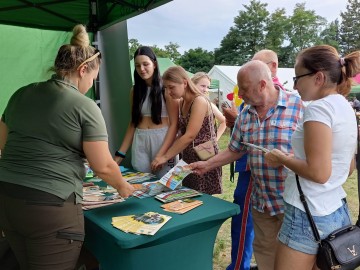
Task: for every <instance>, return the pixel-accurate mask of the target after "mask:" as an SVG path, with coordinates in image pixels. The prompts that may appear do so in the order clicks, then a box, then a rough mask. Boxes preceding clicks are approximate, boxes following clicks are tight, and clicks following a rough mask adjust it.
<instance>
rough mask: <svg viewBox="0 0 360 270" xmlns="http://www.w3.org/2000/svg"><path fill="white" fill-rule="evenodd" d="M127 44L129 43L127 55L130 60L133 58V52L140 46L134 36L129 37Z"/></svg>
mask: <svg viewBox="0 0 360 270" xmlns="http://www.w3.org/2000/svg"><path fill="white" fill-rule="evenodd" d="M128 44H129V56H130V60H131V59H133V58H134V53H135V51H136V50H137V48H139V47H140V46H141V44H140V43H139V41H138V40H137V39H135V38H131V39H129V41H128Z"/></svg>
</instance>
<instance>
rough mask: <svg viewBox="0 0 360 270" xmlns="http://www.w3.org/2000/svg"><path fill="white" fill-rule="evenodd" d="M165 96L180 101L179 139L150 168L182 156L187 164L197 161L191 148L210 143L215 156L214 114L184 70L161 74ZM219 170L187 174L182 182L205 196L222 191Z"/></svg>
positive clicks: (171, 70)
mask: <svg viewBox="0 0 360 270" xmlns="http://www.w3.org/2000/svg"><path fill="white" fill-rule="evenodd" d="M163 83H164V87H165V91H166V93H167V94H168V95H169V96H170V97H171V98H173V99H175V100H179V101H180V109H179V127H178V133H179V136H178V138H177V139H176V141H175V142H174V144H173V145H172V146H171V147H170V148H169V150H168V151H167V152H166V153H165V154H164V155H163V156H161V157H159V158H156V159H155V160H154V161H153V162H152V167H153V169H157V168H159V167H161V166H162V164H164V163H166V162H167V160H169V159H171V158H173V157H174V156H176V155H177V154H179V153H182V157H183V160H184V161H185V162H187V163H192V162H195V161H199V158H198V156H197V154H196V152H195V150H194V149H193V147H194V146H197V145H199V144H201V143H204V142H206V141H209V140H211V139H212V140H213V142H214V147H215V153H218V151H219V147H218V144H217V142H216V134H215V130H214V124H213V115H212V110H211V105H210V101H209V100H208V98H207V97H206V96H205V95H204V94H203V93H202V92H201V91H200V90H199V89H198V88H197V87H196V86H195V84H194V83H193V82H192V81H191V79H190V78H189V76H188V75H187V73H186V71H185V70H184V69H183V68H182V67H180V66H176V67H170V68H169V69H168V70H166V71H165V73H164V75H163ZM221 175H222V171H221V168H216V169H214V170H211V171H209V172H208V173H205V174H203V175H202V176H199V175H195V174H190V175H188V176H187V177H186V178H185V179H184V181H183V184H184V186H187V187H189V188H192V189H195V190H198V191H200V192H203V193H207V194H218V193H221V192H222V187H221Z"/></svg>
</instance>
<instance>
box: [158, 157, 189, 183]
mask: <svg viewBox="0 0 360 270" xmlns="http://www.w3.org/2000/svg"><path fill="white" fill-rule="evenodd" d="M190 173H192V171H191V169H190V167H189V165H188V164H187V163H186V162H185V161H183V160H182V159H181V160H180V161H179V162H178V163H177V164H176V165H175V166H174V168H172V169H171V170H170V171H168V172H167V173H166V174H165V175H164V176H163V177H161V179H160V180H159V182H160V183H161V184H163V185H164V186H166V187H168V188H170V189H172V190H174V189H176V188H177V187H178V186H179V185H180V184H181V182H182V181H183V180H184V178H185V177H186V176H188V175H189V174H190Z"/></svg>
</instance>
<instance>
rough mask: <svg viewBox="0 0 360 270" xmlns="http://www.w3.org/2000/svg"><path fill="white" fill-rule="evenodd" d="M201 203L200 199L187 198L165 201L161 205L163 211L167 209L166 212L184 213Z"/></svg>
mask: <svg viewBox="0 0 360 270" xmlns="http://www.w3.org/2000/svg"><path fill="white" fill-rule="evenodd" d="M202 204H203V202H202V201H199V200H194V199H190V198H187V199H183V200H177V201H174V202H170V203H165V204H163V205H162V206H161V207H162V208H164V211H167V212H172V213H177V214H184V213H186V212H188V211H190V210H192V209H194V208H196V207H198V206H200V205H202Z"/></svg>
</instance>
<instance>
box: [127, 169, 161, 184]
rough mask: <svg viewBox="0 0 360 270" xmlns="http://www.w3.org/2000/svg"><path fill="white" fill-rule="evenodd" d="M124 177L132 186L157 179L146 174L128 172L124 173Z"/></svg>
mask: <svg viewBox="0 0 360 270" xmlns="http://www.w3.org/2000/svg"><path fill="white" fill-rule="evenodd" d="M122 176H123V177H124V179H125V180H126V181H127V182H129V183H130V184H137V183H143V182H146V181H150V180H152V179H156V175H154V174H151V173H144V172H131V171H126V172H123V173H122Z"/></svg>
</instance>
